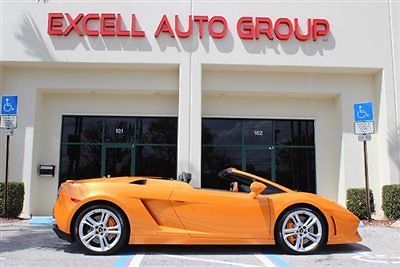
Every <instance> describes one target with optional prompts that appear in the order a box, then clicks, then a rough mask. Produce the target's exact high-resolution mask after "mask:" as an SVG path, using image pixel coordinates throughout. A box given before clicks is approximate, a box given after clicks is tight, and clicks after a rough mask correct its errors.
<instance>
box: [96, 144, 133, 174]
mask: <svg viewBox="0 0 400 267" xmlns="http://www.w3.org/2000/svg"><path fill="white" fill-rule="evenodd" d="M103 150H104V151H103V159H102V166H103V168H104V170H103V172H102V173H103V174H104V176H106V177H119V176H131V175H134V171H135V168H134V163H135V147H134V145H105V146H104V147H103Z"/></svg>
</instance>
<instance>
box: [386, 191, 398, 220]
mask: <svg viewBox="0 0 400 267" xmlns="http://www.w3.org/2000/svg"><path fill="white" fill-rule="evenodd" d="M382 209H383V212H384V213H385V216H386V218H388V219H400V184H391V185H385V186H383V188H382Z"/></svg>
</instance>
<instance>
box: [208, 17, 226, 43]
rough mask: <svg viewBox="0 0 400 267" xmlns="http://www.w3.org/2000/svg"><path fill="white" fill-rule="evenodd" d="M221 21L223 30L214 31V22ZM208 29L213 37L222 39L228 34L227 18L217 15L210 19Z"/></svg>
mask: <svg viewBox="0 0 400 267" xmlns="http://www.w3.org/2000/svg"><path fill="white" fill-rule="evenodd" d="M217 22H219V23H221V24H222V27H223V29H222V31H221V32H215V31H214V23H217ZM208 31H209V32H210V35H211V37H213V38H215V39H220V38H222V37H224V36H225V35H226V33H227V32H228V23H227V22H226V19H225V18H224V17H221V16H215V17H212V18H211V19H210V22H209V23H208Z"/></svg>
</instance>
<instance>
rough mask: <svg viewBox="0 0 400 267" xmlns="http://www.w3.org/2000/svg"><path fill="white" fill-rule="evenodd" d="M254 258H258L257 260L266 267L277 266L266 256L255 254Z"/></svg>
mask: <svg viewBox="0 0 400 267" xmlns="http://www.w3.org/2000/svg"><path fill="white" fill-rule="evenodd" d="M254 256H256V257H257V259H259V260H260V261H261V262H262V263H263V264H264V266H268V267H271V266H275V264H274V263H273V262H272V261H271V260H270V259H268V258H267V257H266V256H264V255H262V254H255V255H254Z"/></svg>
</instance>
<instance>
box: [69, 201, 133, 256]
mask: <svg viewBox="0 0 400 267" xmlns="http://www.w3.org/2000/svg"><path fill="white" fill-rule="evenodd" d="M128 232H129V231H128V225H127V222H126V220H125V217H124V216H123V214H121V212H120V211H119V210H117V209H115V208H114V207H111V206H108V205H94V206H90V207H88V208H86V209H84V210H83V211H82V212H81V213H80V214H79V215H78V218H77V219H76V223H75V227H74V235H75V240H77V241H78V243H79V244H80V245H81V247H83V248H84V249H85V250H86V251H88V252H89V253H91V254H112V253H114V252H116V251H117V250H119V249H120V248H121V247H122V246H123V245H124V244H125V243H126V241H127V238H128Z"/></svg>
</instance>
